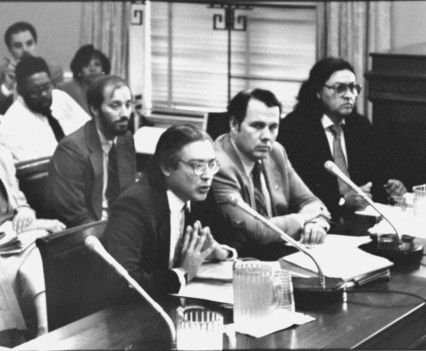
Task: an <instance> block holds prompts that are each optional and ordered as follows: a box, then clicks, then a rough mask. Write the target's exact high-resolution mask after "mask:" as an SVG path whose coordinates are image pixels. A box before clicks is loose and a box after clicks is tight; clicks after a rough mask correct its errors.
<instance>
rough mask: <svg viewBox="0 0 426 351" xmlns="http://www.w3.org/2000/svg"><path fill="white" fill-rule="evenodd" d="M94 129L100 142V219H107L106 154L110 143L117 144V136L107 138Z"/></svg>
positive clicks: (110, 145)
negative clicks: (101, 174) (101, 175)
mask: <svg viewBox="0 0 426 351" xmlns="http://www.w3.org/2000/svg"><path fill="white" fill-rule="evenodd" d="M96 131H97V132H98V135H99V140H100V142H101V148H102V151H103V152H102V159H103V168H102V170H103V177H102V181H103V184H102V216H101V219H102V220H106V219H108V207H109V204H108V199H107V198H106V195H105V194H106V189H107V186H108V156H109V152H110V150H111V148H112V144H116V145H117V137H115V138H114V139H113V140H109V139H107V138H105V136H104V135H103V134H102V132H101V131H100V130H99V129H98V128H96Z"/></svg>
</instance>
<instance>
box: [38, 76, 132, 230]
mask: <svg viewBox="0 0 426 351" xmlns="http://www.w3.org/2000/svg"><path fill="white" fill-rule="evenodd" d="M87 101H88V104H89V108H90V111H91V113H92V117H93V119H92V120H91V121H89V122H87V123H86V124H85V125H84V126H82V127H81V128H80V129H78V130H77V131H75V132H74V133H72V134H71V135H69V136H67V137H65V138H64V139H63V140H62V141H61V142H60V143H59V145H58V147H57V148H56V150H55V153H54V154H53V156H52V159H51V163H50V168H49V177H48V180H47V191H46V201H45V205H46V213H47V214H48V215H49V217H52V218H58V219H60V220H61V221H63V222H64V223H65V224H66V225H67V226H69V227H74V226H76V225H81V224H85V223H89V222H93V221H97V220H100V219H107V218H108V208H109V207H110V206H111V204H112V203H113V202H114V201H115V199H116V198H117V196H118V194H119V193H120V192H122V191H123V190H124V189H125V188H127V187H128V186H129V185H130V184H132V183H134V182H135V179H136V151H135V145H134V141H133V136H132V134H131V133H130V132H129V131H128V128H129V118H130V115H131V112H132V93H131V91H130V88H129V86H128V84H127V83H126V82H125V81H124V80H123V79H122V78H120V77H117V76H111V75H109V76H102V77H99V78H98V79H96V80H95V81H94V82H93V83H92V84H91V85H90V87H89V90H88V92H87Z"/></svg>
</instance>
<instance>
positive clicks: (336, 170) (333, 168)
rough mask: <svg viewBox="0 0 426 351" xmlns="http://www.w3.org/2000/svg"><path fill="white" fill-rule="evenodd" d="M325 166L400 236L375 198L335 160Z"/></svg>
mask: <svg viewBox="0 0 426 351" xmlns="http://www.w3.org/2000/svg"><path fill="white" fill-rule="evenodd" d="M324 168H325V169H326V170H327V171H328V172H329V173H331V174H333V175H334V176H336V177H337V178H339V179H340V180H342V181H344V182H345V183H346V184H347V185H349V187H350V188H351V189H352V190H353V191H355V192H356V193H357V194H358V195H359V196H361V197H362V198H363V200H365V201H366V202H367V203H368V204H369V205H370V206H371V207H372V208H373V209H374V210H375V211H376V212H377V213H378V214H379V216H380V217H382V218H383V219H384V220H386V222H388V223H389V224H390V226H391V227H392V229H393V230H394V231H395V234H396V236H397V238H399V237H400V235H399V233H398V231H397V230H396V228H395V227H394V225H393V224H392V223H391V221H390V220H389V219H388V218H387V217H386V216H385V215H384V214H383V213H382V211H380V210H379V209H378V208H377V206H376V204H375V203H374V201H373V200H371V199H370V197H368V196H367V194H366V193H365V191H363V190H362V189H361V188H360V187H359V186H358V185H356V184H355V183H354V182H353V181H352V180H351V179H350V178H349V177H348V176H347V175H346V174H344V173H343V172H342V171H341V170H340V168H339V167H337V165H336V164H335V163H334V162H333V161H330V160H328V161H326V162H325V163H324Z"/></svg>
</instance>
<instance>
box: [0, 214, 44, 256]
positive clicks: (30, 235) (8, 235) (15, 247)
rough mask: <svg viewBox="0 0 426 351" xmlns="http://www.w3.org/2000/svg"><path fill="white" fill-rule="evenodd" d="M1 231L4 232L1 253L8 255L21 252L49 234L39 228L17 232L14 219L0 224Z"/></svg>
mask: <svg viewBox="0 0 426 351" xmlns="http://www.w3.org/2000/svg"><path fill="white" fill-rule="evenodd" d="M0 233H3V237H2V238H1V239H0V255H2V256H7V255H14V254H20V253H21V252H23V251H24V250H25V249H26V248H27V247H28V246H30V245H31V244H32V243H34V242H35V241H36V239H38V238H41V237H43V236H45V235H47V233H48V232H47V231H46V230H44V229H37V230H30V231H28V232H24V233H21V234H17V233H16V232H15V231H14V230H13V228H12V221H6V222H4V223H3V224H2V225H1V226H0Z"/></svg>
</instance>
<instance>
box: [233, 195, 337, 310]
mask: <svg viewBox="0 0 426 351" xmlns="http://www.w3.org/2000/svg"><path fill="white" fill-rule="evenodd" d="M227 203H229V204H230V205H232V206H235V207H238V208H239V209H241V210H243V211H244V212H246V213H247V214H248V215H250V216H251V217H253V218H255V219H256V220H258V221H260V222H262V223H263V224H265V225H266V226H267V227H269V228H271V229H272V230H273V231H275V232H276V233H278V234H279V235H280V237H281V239H283V240H284V241H285V242H287V243H289V244H291V245H292V246H294V247H295V248H296V249H297V250H299V251H301V252H303V253H304V254H305V255H307V256H308V257H309V258H310V259H311V260H312V261H313V262H314V263H315V266H316V267H317V271H318V277H309V278H301V277H293V278H292V280H293V289H294V297H295V299H296V304H299V306H300V305H302V304H303V305H306V306H308V305H312V303H314V304H316V305H318V303H322V302H334V301H342V300H343V291H344V287H345V282H344V280H343V279H340V278H330V277H326V276H324V273H323V272H322V269H321V267H320V265H319V264H318V262H317V261H316V259H315V258H314V257H313V256H312V255H311V254H310V252H309V251H308V250H307V249H306V248H305V247H304V246H303V245H300V244H299V243H298V242H297V241H296V240H294V239H293V238H292V237H291V236H289V235H288V234H286V233H285V232H284V231H283V230H281V229H280V228H279V227H278V226H277V225H275V224H274V223H273V222H272V221H270V220H269V219H267V218H265V217H263V216H262V215H260V214H259V213H258V212H256V211H255V210H253V209H252V208H251V207H250V206H249V205H248V204H247V203H245V202H244V201H243V200H242V198H241V197H240V196H239V195H230V196H229V197H228V199H227ZM312 294H314V296H312Z"/></svg>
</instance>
